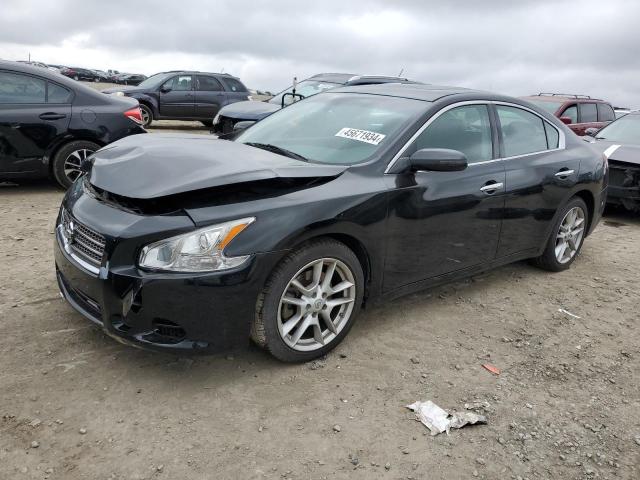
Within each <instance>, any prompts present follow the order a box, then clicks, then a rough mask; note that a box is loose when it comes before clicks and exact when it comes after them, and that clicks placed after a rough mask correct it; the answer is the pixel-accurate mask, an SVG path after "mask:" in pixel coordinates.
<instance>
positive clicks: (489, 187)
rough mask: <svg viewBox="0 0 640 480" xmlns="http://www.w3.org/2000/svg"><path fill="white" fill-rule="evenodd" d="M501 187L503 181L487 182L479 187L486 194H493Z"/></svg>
mask: <svg viewBox="0 0 640 480" xmlns="http://www.w3.org/2000/svg"><path fill="white" fill-rule="evenodd" d="M503 187H504V183H502V182H493V183H487V184H486V185H485V186H484V187H480V191H481V192H484V193H486V194H488V195H493V194H494V193H496V192H497V191H498V190H502V188H503Z"/></svg>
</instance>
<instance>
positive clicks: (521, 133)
mask: <svg viewBox="0 0 640 480" xmlns="http://www.w3.org/2000/svg"><path fill="white" fill-rule="evenodd" d="M495 111H496V117H497V119H498V125H499V127H500V134H501V135H500V150H501V156H502V157H503V163H504V165H505V171H506V201H505V213H504V220H503V223H502V233H501V235H500V244H499V247H498V257H507V256H509V255H515V254H518V253H521V252H524V251H527V250H537V249H539V248H540V246H541V245H543V244H544V242H545V241H546V235H547V234H548V231H549V228H550V223H551V221H552V220H553V218H554V215H555V213H556V210H557V209H558V208H559V207H560V206H561V205H562V202H563V200H564V199H565V198H566V196H567V195H568V193H569V191H570V189H571V188H572V187H573V186H574V185H575V184H576V183H577V181H578V174H579V171H580V159H579V157H577V156H574V155H572V152H571V151H569V150H566V149H565V148H564V144H565V138H564V133H563V132H562V131H561V130H560V129H558V128H556V127H555V126H553V125H552V124H551V123H549V122H547V121H546V120H544V119H543V118H542V117H541V116H539V115H538V114H537V113H536V112H534V111H532V110H529V109H527V108H525V107H522V106H519V105H518V106H516V105H509V104H496V105H495Z"/></svg>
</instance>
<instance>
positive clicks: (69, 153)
mask: <svg viewBox="0 0 640 480" xmlns="http://www.w3.org/2000/svg"><path fill="white" fill-rule="evenodd" d="M99 148H100V145H98V144H97V143H94V142H89V141H86V140H76V141H74V142H69V143H67V144H66V145H63V146H62V148H60V150H58V152H57V153H56V154H55V155H54V157H53V160H52V165H51V173H52V175H53V178H54V180H55V181H56V182H57V183H58V185H60V186H61V187H62V188H64V189H65V190H66V189H67V188H69V187H70V186H71V184H72V183H73V182H74V181H75V179H76V178H78V176H80V173H81V172H80V167H81V164H82V162H83V161H84V160H85V159H86V158H87V157H89V156H90V155H91V154H92V153H93V152H95V151H96V150H98V149H99Z"/></svg>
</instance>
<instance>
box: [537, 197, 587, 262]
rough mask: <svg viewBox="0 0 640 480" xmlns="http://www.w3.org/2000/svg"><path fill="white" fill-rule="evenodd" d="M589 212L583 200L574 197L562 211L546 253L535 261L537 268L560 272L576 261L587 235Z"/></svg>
mask: <svg viewBox="0 0 640 480" xmlns="http://www.w3.org/2000/svg"><path fill="white" fill-rule="evenodd" d="M588 212H589V210H588V209H587V205H586V204H585V203H584V201H583V200H582V199H581V198H578V197H574V198H573V199H571V200H570V201H569V203H568V204H567V205H565V207H564V208H563V209H562V211H561V213H560V215H559V216H558V220H557V221H556V223H555V225H554V227H553V230H552V232H551V236H550V237H549V240H548V242H547V246H546V247H545V250H544V253H543V254H542V255H541V256H540V257H538V258H535V259H533V263H534V264H535V265H536V266H539V267H541V268H544V269H545V270H551V271H552V272H559V271H561V270H566V269H567V268H569V266H570V265H571V264H572V263H573V261H574V260H575V259H576V256H577V255H578V253H580V248H581V247H582V243H583V241H584V237H585V235H586V233H587V225H588V223H589V222H588V219H589V213H588Z"/></svg>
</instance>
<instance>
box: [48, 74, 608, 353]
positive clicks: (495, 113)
mask: <svg viewBox="0 0 640 480" xmlns="http://www.w3.org/2000/svg"><path fill="white" fill-rule="evenodd" d="M605 164H606V162H605V161H604V159H603V158H602V155H599V154H598V153H597V152H596V151H594V150H593V148H591V146H589V145H588V144H587V143H585V142H583V141H582V140H580V139H579V138H577V137H576V136H575V135H573V134H572V133H571V132H570V130H569V129H568V128H566V127H565V126H564V125H563V124H562V123H561V122H560V121H559V120H558V119H556V118H555V117H553V116H552V115H551V114H549V113H547V112H545V111H543V110H541V109H537V108H536V107H532V106H530V104H529V103H528V102H525V101H522V100H518V99H515V98H511V97H506V96H502V95H495V94H491V93H487V92H477V91H473V90H468V89H463V88H455V87H439V86H433V85H401V84H387V85H368V86H359V87H347V88H336V89H333V90H330V91H327V92H326V93H323V94H322V95H315V96H313V97H310V98H307V99H305V100H304V101H301V102H296V103H295V104H293V105H291V106H289V107H287V108H284V109H282V110H281V111H279V112H276V113H275V114H273V115H271V116H269V117H267V118H265V119H264V120H262V121H260V122H258V123H257V124H255V125H253V126H252V127H250V128H248V129H247V130H245V131H244V132H243V133H242V134H241V135H240V136H239V137H238V138H237V139H235V141H221V140H218V139H215V138H213V137H212V136H204V137H203V136H202V135H190V136H185V135H181V136H179V137H177V136H175V135H167V134H164V135H163V134H152V135H141V136H136V137H131V138H126V139H124V140H122V141H120V142H118V143H117V144H116V145H114V146H113V147H112V148H109V149H104V150H102V151H100V152H97V153H96V155H95V156H94V161H93V162H92V163H91V165H90V166H89V171H88V173H87V174H86V175H85V176H83V179H82V183H80V182H77V183H76V184H75V185H74V186H73V188H72V190H70V191H69V192H68V193H67V195H66V196H65V198H64V200H63V202H62V205H61V208H60V213H59V216H58V220H57V222H56V242H55V246H54V251H55V263H56V272H55V273H56V276H57V279H58V285H59V288H60V291H61V293H62V295H63V296H64V298H65V299H66V300H67V301H68V302H69V303H70V305H71V306H72V307H73V308H75V309H76V310H77V311H78V312H80V313H81V314H82V315H84V316H85V317H86V318H88V319H89V320H91V321H92V322H94V323H95V324H97V325H100V326H101V328H103V329H104V330H105V331H106V332H107V333H108V334H109V335H110V336H113V337H116V338H118V339H119V340H121V341H123V342H125V343H131V344H135V345H139V346H142V347H147V348H156V349H165V350H167V351H170V352H173V353H174V354H176V353H178V352H180V351H183V352H189V353H191V352H207V351H208V352H215V351H221V350H228V349H231V348H234V347H238V346H241V345H245V344H246V343H247V342H248V339H249V337H251V338H252V339H253V340H254V341H255V342H256V343H257V344H258V345H260V346H261V347H264V348H266V349H267V350H268V351H269V352H270V353H271V354H273V355H274V356H275V357H277V358H278V359H280V360H283V361H289V362H299V361H307V360H311V359H313V358H316V357H319V356H322V355H324V354H326V353H327V352H328V351H330V350H331V349H333V348H334V347H335V346H336V345H338V344H339V343H340V342H341V341H342V340H343V339H344V337H345V336H346V335H347V333H348V332H349V330H350V329H351V327H352V326H353V324H354V322H355V320H356V317H357V315H358V313H359V311H360V309H361V308H362V307H363V306H365V305H371V304H373V303H375V302H383V301H389V300H390V299H392V298H394V297H398V296H400V295H403V294H408V293H412V292H415V291H417V290H420V289H424V288H427V287H431V286H434V285H437V284H439V283H442V282H444V281H451V280H457V279H460V278H463V277H467V276H469V275H474V274H477V273H479V272H481V271H484V270H487V269H489V268H492V267H496V266H499V265H504V264H507V263H510V262H515V261H518V260H523V259H531V260H532V262H533V263H534V264H535V265H537V266H539V267H541V268H544V269H547V270H550V271H556V272H557V271H561V270H566V269H568V268H569V267H570V265H571V264H572V262H573V261H574V260H575V259H576V257H577V255H578V254H579V252H580V249H581V247H582V244H583V242H584V239H585V238H586V237H587V236H588V235H589V234H590V233H591V232H592V231H593V229H594V228H595V227H596V225H597V224H598V221H599V220H600V217H601V213H602V208H603V206H604V197H605V196H606V178H605V170H606V167H605ZM87 244H88V245H90V246H91V248H90V249H89V250H87V249H85V248H84V246H85V245H87ZM566 278H567V281H568V282H570V281H571V278H572V277H571V275H570V274H569V275H568V276H567V277H566ZM373 328H375V326H373Z"/></svg>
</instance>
